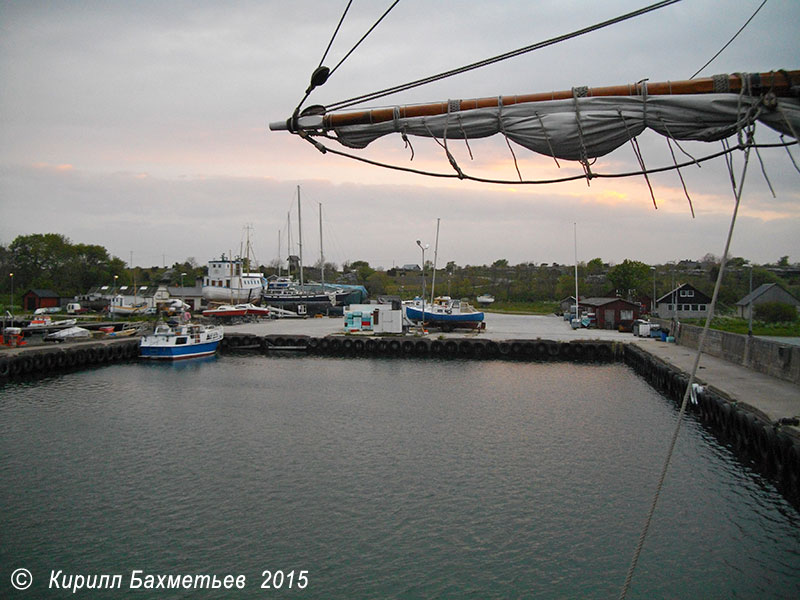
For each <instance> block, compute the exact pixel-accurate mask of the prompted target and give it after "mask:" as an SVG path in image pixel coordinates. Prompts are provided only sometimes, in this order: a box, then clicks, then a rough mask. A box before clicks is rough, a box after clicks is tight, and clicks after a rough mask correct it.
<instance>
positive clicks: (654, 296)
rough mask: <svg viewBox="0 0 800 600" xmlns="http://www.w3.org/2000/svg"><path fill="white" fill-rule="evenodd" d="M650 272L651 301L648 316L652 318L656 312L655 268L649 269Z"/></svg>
mask: <svg viewBox="0 0 800 600" xmlns="http://www.w3.org/2000/svg"><path fill="white" fill-rule="evenodd" d="M650 270H651V271H652V272H653V300H652V302H650V304H651V305H652V306H651V307H650V315H651V316H652V315H653V314H655V312H656V268H655V267H650Z"/></svg>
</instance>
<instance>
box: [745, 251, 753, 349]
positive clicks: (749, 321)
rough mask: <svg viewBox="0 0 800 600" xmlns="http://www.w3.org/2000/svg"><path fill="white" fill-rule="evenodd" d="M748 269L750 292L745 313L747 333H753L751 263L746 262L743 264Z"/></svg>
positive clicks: (750, 334)
mask: <svg viewBox="0 0 800 600" xmlns="http://www.w3.org/2000/svg"><path fill="white" fill-rule="evenodd" d="M745 266H746V267H748V268H749V269H750V293H749V294H748V295H747V297H748V298H750V303H749V306H748V310H747V312H748V315H747V335H749V336H752V335H753V263H748V264H747V265H745Z"/></svg>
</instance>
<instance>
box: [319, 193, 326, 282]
mask: <svg viewBox="0 0 800 600" xmlns="http://www.w3.org/2000/svg"><path fill="white" fill-rule="evenodd" d="M319 278H320V281H321V283H322V291H323V293H324V292H325V253H324V252H323V251H322V202H320V203H319Z"/></svg>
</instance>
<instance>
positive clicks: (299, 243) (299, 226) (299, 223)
mask: <svg viewBox="0 0 800 600" xmlns="http://www.w3.org/2000/svg"><path fill="white" fill-rule="evenodd" d="M297 240H298V241H297V246H298V248H299V249H300V289H303V220H302V218H301V217H300V186H299V185H298V186H297Z"/></svg>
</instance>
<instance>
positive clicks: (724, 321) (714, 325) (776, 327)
mask: <svg viewBox="0 0 800 600" xmlns="http://www.w3.org/2000/svg"><path fill="white" fill-rule="evenodd" d="M682 322H683V323H686V324H687V325H697V326H699V327H702V326H703V325H705V319H683V320H682ZM747 326H748V325H747V319H742V318H740V317H714V319H713V320H712V321H711V329H717V330H719V331H727V332H729V333H740V334H743V335H746V334H747ZM753 335H772V336H779V337H800V320H795V321H789V322H785V323H764V322H762V321H753Z"/></svg>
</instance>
